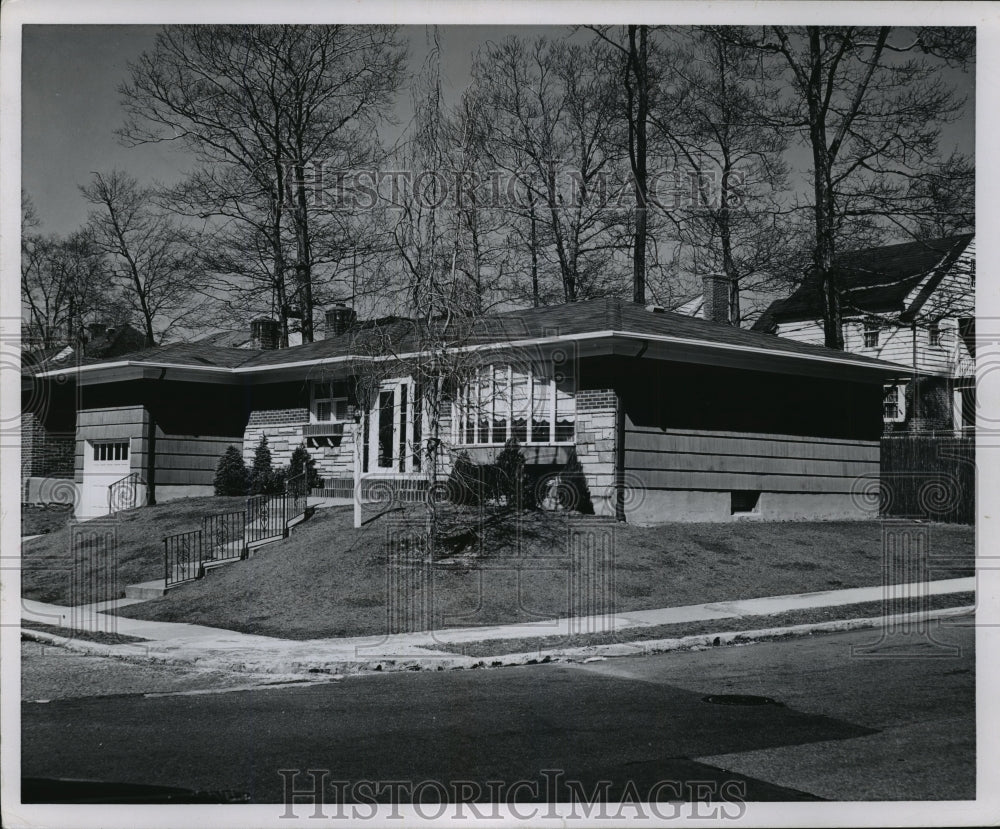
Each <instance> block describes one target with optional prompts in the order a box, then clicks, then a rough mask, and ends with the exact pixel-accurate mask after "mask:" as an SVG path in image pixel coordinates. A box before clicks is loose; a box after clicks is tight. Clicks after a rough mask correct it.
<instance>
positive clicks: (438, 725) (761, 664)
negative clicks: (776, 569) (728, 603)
mask: <svg viewBox="0 0 1000 829" xmlns="http://www.w3.org/2000/svg"><path fill="white" fill-rule="evenodd" d="M973 634H974V628H972V627H971V625H970V626H965V627H959V626H955V625H954V623H952V625H950V626H948V627H946V628H941V629H939V630H936V632H935V633H934V635H935V636H937V637H938V639H939V640H940V641H941V642H943V643H944V644H945V645H948V646H950V647H951V648H952V649H951V650H946V649H945V647H944V646H943V645H942V646H937V645H934V644H933V643H931V642H930V640H929V639H927V638H926V636H924V634H923V633H921V635H920V636H918V637H917V638H916V639H914V637H913V636H910V637H906V638H905V639H904V638H899V639H890V640H886V641H881V640H880V638H879V636H880V634H879V632H878V631H875V630H862V631H852V632H849V633H839V634H826V635H819V636H813V637H807V638H794V639H787V640H782V641H775V642H767V643H757V644H753V645H748V646H744V647H726V648H715V649H708V650H702V651H698V652H685V653H670V654H663V655H658V656H648V657H626V658H620V659H611V660H606V661H599V662H590V663H572V664H571V663H558V664H556V663H553V664H540V665H533V666H522V667H506V668H497V669H483V670H471V671H470V670H462V671H452V670H441V671H420V672H412V673H395V674H382V675H378V674H364V675H356V676H350V677H346V678H344V679H342V680H339V681H327V682H323V683H319V684H311V685H303V686H296V685H291V686H284V687H272V688H259V689H255V690H244V691H232V692H230V693H213V694H205V693H198V692H197V690H195V691H193V692H192V691H183V692H180V693H170V692H168V693H166V694H165V695H157V696H151V697H150V696H144V695H142V694H139V693H136V694H134V695H131V696H110V697H109V696H96V697H89V698H88V697H76V698H68V699H61V700H53V701H51V702H48V703H37V702H25V703H24V704H23V706H22V763H23V765H22V773H23V775H25V776H27V777H33V778H44V779H65V778H75V779H87V780H98V781H105V782H118V783H133V784H143V783H144V784H159V785H167V786H177V787H182V788H185V789H190V790H196V791H220V790H226V791H233V792H237V793H240V794H242V795H245V796H247V797H249V798H250V799H251V800H252V801H254V802H257V803H279V802H281V800H282V797H283V792H284V780H285V779H286V778H285V777H282V775H281V774H279V771H280V770H285V771H286V777H287V775H288V774H291V773H293V772H292V771H290V770H296V769H298V770H303V771H304V770H306V769H312V770H316V769H320V770H328V772H329V774H328V780H329V781H335V780H342V781H353V782H354V783H357V781H360V780H369V781H375V782H378V781H381V782H383V783H384V782H385V781H393V780H395V781H411V782H413V783H418V782H420V781H441V782H442V783H443V784H445V785H446V786H451V785H454V784H458V783H459V782H460V781H468V785H469V786H471V787H472V788H468V789H465V790H464V792H465V795H464V797H465V798H466V799H468V800H482V801H488V800H491V799H495V798H494V797H491V796H490V794H489V792H490V790H489V788H488V787H487V785H486V783H487V781H490V780H498V781H506V783H507V784H510V783H511V782H513V781H518V780H525V781H528V785H527V786H524V787H521V789H520V790H519V791H518V792H517V794H516V796H515V799H517V800H533V799H540V800H545V799H546V797H547V794H548V795H551V794H552V792H553V791H554V792H555V793H556V795H557V796H566V795H567V793H568V792H570V791H571V790H572V787H573V786H574V785H576V784H579V785H580V786H583V787H584V788H585V789H586V791H587V792H590V791H591V790H592V788H593V787H594V786H595V785H596V784H597V783H598V782H599V781H601V780H609V781H612V786H611V789H610V791H609V792H608V798H609V799H611V800H614V799H616V798H617V797H620V796H621V795H622V793H623V791H624V790H625V787H626V786H627V784H628V783H629V782H631V783H632V784H633V786H634V789H635V790H636V791H637V792H638V793H639V795H640V796H641V795H643V794H647V793H649V792H650V791H651V790H653V789H654V788H655V786H656V785H657V784H658V783H662V782H663V781H675V782H679V783H681V784H687V786H688V788H689V789H690V786H691V785H692V784H693V783H694V782H695V781H706V785H709V787H710V789H711V790H712V791H714V792H715V796H716V797H721V796H725V791H728V792H729V794H730V796H731V795H732V794H733V792H736V793H737V794H738V793H740V792H742V793H743V794H742V796H743V797H745V799H746V800H749V801H775V800H777V801H786V800H810V799H817V798H827V799H845V800H859V799H889V800H892V799H918V800H923V799H966V798H971V797H974V796H975V713H974V711H975V707H974V703H975V681H974V680H975V667H974V654H973V644H974V636H973ZM956 649H957V650H956ZM862 654H867V655H862ZM91 658H93V657H91ZM723 694H730V695H731V694H741V695H759V696H764V697H770V698H771V699H773V700H774V703H771V704H762V705H752V706H746V705H718V704H713V703H711V702H707V701H706V699H705V698H706V697H708V696H710V695H723ZM554 775H555V777H557V778H558V782H555V783H553V787H552V788H551V791H548V792H547V790H546V787H545V781H546V780H550V781H551V780H553V776H554ZM294 779H295V784H296V786H297V787H299V788H303V787H305V788H308V787H309V782H310V781H309V778H308V777H307V776H305V775H299V776H298V777H296V778H294ZM532 782H534V784H535V785H536V786H537V790H535V789H532V788H531V785H530V784H531V783H532ZM463 785H464V784H463ZM726 785H730V786H734V787H736V788H730V789H728V790H724V788H723V787H724V786H726ZM476 786H478V787H479V789H478V792H479V794H478V796H477V795H476V792H477V790H476V788H475V787H476ZM713 787H714V788H713ZM350 791H354V790H353V789H351V790H350ZM452 791H454V789H452ZM668 791H674V789H668ZM432 795H433V791H431V792H430V795H429V796H428V798H426V799H427V800H428V802H430V801H431V800H433V796H432ZM378 799H380V800H384V799H385V797H380V798H378ZM751 808H752V807H751ZM276 809H277V811H276V817H277V815H278V814H280V813H281V811H282V810H281V809H280V808H279V807H276ZM301 813H302V814H303V815H308V814H311V807H309V806H307V805H304V806H302V807H301Z"/></svg>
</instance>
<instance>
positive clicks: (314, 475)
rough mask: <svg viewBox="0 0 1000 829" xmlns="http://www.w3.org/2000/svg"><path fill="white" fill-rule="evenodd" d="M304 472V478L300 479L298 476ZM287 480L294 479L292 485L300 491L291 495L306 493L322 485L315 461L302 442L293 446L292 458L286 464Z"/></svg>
mask: <svg viewBox="0 0 1000 829" xmlns="http://www.w3.org/2000/svg"><path fill="white" fill-rule="evenodd" d="M303 472H304V473H305V479H304V480H300V478H299V476H300V475H302V473H303ZM288 480H289V481H295V484H293V486H296V487H297V488H300V489H301V491H300V492H294V493H292V494H293V495H308V494H309V492H310V491H312V490H313V489H316V488H317V487H320V486H322V485H323V479H322V478H320V476H319V473H318V472H317V471H316V461H314V460H313V457H312V455H310V454H309V452H308V450H307V449H306V448H305V446H303V445H302V444H299V445H298V446H296V447H295V451H294V452H292V459H291V461H290V462H289V464H288Z"/></svg>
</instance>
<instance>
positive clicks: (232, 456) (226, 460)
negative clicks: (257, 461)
mask: <svg viewBox="0 0 1000 829" xmlns="http://www.w3.org/2000/svg"><path fill="white" fill-rule="evenodd" d="M248 477H249V476H248V471H247V465H246V463H245V462H244V461H243V455H242V454H241V453H240V450H239V449H237V448H236V447H235V446H230V447H227V449H226V451H225V452H223V453H222V455H221V456H220V457H219V463H218V464H217V465H216V467H215V494H216V495H246V494H247V479H248Z"/></svg>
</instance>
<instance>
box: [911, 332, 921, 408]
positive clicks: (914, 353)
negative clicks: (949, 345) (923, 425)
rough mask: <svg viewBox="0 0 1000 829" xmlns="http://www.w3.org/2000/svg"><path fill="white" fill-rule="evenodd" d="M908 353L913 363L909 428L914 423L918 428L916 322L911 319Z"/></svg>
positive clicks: (918, 399)
mask: <svg viewBox="0 0 1000 829" xmlns="http://www.w3.org/2000/svg"><path fill="white" fill-rule="evenodd" d="M910 351H911V353H912V356H911V358H910V359H911V361H912V362H913V381H912V382H913V396H912V399H913V417H912V418H911V419H910V424H911V426H912V425H913V423H915V422H916V425H917V426H919V425H920V424H919V418H920V402H919V401H920V393H919V389H918V388H917V321H916V319H913V320H911V321H910Z"/></svg>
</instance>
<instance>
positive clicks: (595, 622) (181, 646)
mask: <svg viewBox="0 0 1000 829" xmlns="http://www.w3.org/2000/svg"><path fill="white" fill-rule="evenodd" d="M975 583H976V579H975V577H974V576H969V577H967V578H959V579H947V580H942V581H935V582H931V583H929V584H927V585H894V586H891V587H881V586H879V587H859V588H851V589H848V590H830V591H822V592H817V593H798V594H792V595H788V596H771V597H766V598H760V599H746V600H743V601H735V602H713V603H709V604H701V605H688V606H685V607H674V608H661V609H658V610H637V611H630V612H626V613H618V614H614V615H613V616H593V617H578V618H571V619H557V620H550V621H543V622H531V623H521V624H512V625H496V626H491V627H469V628H448V629H445V630H441V631H426V632H420V633H404V634H393V635H389V636H358V637H350V638H343V639H309V640H292V639H280V638H276V637H271V636H260V635H255V634H247V633H239V632H237V631H231V630H224V629H221V628H212V627H207V626H204V625H190V624H179V623H174V622H152V621H146V620H143V619H128V618H123V617H118V616H112V615H109V614H108V613H107V612H106V611H107V610H112V609H113V607H109V604H112V605H115V606H123V605H124V604H133V603H134V602H133V601H129V600H119V601H118V602H115V603H102V604H100V605H88V606H83V607H75V608H71V607H62V606H59V605H52V604H45V603H43V602H36V601H32V600H30V599H24V600H22V611H21V616H22V619H23V620H25V621H34V622H42V623H45V624H48V625H56V626H59V627H66V628H68V629H79V630H89V631H102V632H105V633H118V634H124V635H126V636H134V637H139V638H142V639H144V640H147V641H144V642H142V643H135V644H123V645H103V644H98V643H94V642H88V641H85V640H72V642H71V645H70V646H71V647H73V648H75V649H78V650H83V651H89V652H94V653H102V654H105V655H109V656H118V657H123V658H127V659H128V658H135V659H144V660H152V661H155V662H177V663H183V664H197V665H199V666H203V667H211V668H218V669H227V670H244V671H249V672H254V673H279V674H308V673H317V672H319V673H341V672H352V671H357V670H365V669H371V668H373V667H375V666H376V665H379V666H380V667H381V666H382V665H385V667H386V668H387V669H388V668H392V669H397V670H398V669H400V668H401V667H439V668H441V667H462V666H468V665H471V664H474V663H475V662H477V660H475V659H473V658H472V657H466V656H462V655H458V654H452V653H448V652H446V651H440V650H437V649H436V647H439V646H442V645H454V644H458V643H469V642H481V641H485V640H491V639H492V640H497V639H531V638H535V637H540V636H559V635H569V634H586V633H604V632H610V631H622V630H628V629H635V630H637V631H638V630H639V629H641V628H648V627H653V626H656V625H669V624H677V623H683V622H708V621H719V623H720V624H719V629H720V630H727V629H730V628H727V625H726V623H727V622H734V621H738V620H740V619H742V618H744V617H748V616H767V615H773V614H777V613H784V612H787V611H792V610H808V609H818V608H830V607H842V606H845V605H851V604H858V603H860V602H873V601H881V600H882V599H884V598H901V597H904V596H913V595H916V594H917V593H918V592H923V593H924V594H926V595H943V594H949V593H964V592H972V591H974V590H975ZM28 635H32V636H36V635H37V634H34V633H33V632H30V631H28ZM42 638H44V637H42Z"/></svg>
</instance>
